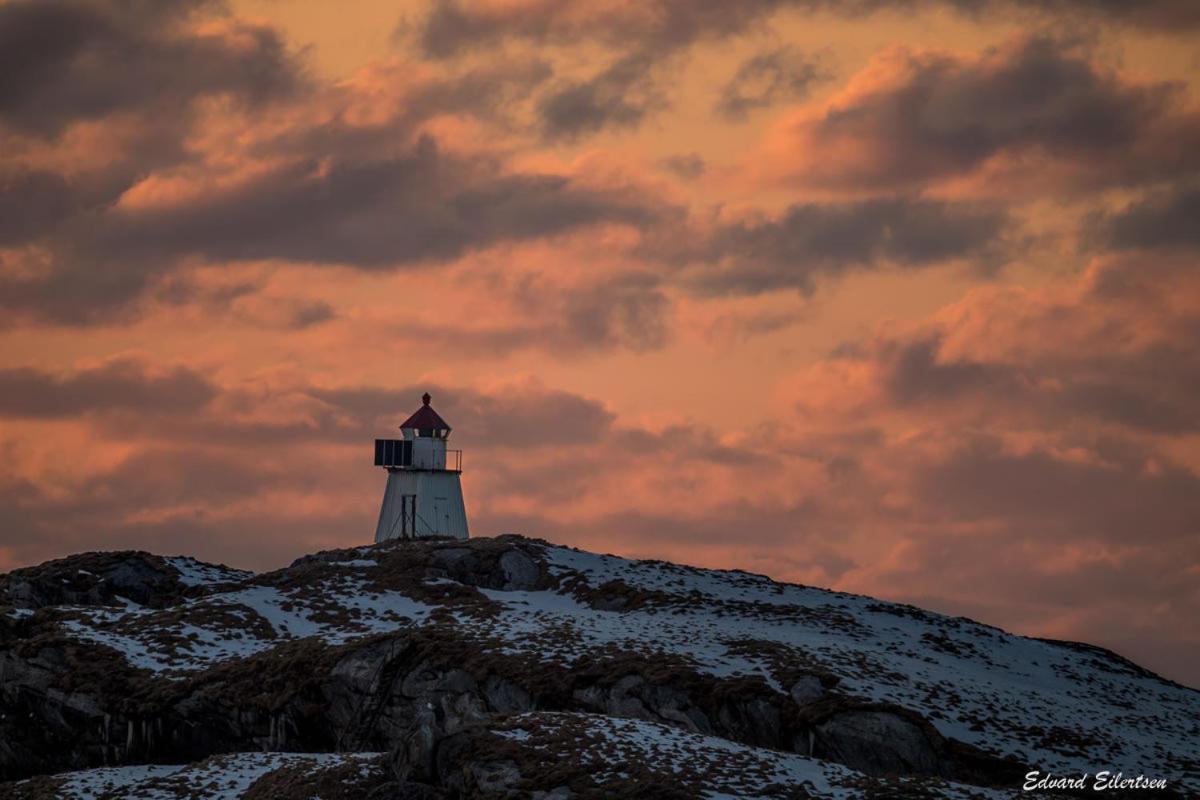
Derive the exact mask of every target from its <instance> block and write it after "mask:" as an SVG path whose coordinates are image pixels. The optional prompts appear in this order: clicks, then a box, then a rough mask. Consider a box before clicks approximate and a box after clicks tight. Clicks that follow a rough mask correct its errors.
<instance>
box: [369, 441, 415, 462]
mask: <svg viewBox="0 0 1200 800" xmlns="http://www.w3.org/2000/svg"><path fill="white" fill-rule="evenodd" d="M375 466H377V467H411V466H412V442H409V441H406V440H404V439H376V440H375Z"/></svg>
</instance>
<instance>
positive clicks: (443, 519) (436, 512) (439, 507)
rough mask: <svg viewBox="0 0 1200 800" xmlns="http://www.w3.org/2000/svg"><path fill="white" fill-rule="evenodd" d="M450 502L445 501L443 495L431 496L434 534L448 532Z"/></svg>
mask: <svg viewBox="0 0 1200 800" xmlns="http://www.w3.org/2000/svg"><path fill="white" fill-rule="evenodd" d="M449 511H450V504H449V503H447V502H446V498H444V497H435V498H433V520H432V521H433V532H434V534H444V533H449V532H450V519H449V516H448V514H449Z"/></svg>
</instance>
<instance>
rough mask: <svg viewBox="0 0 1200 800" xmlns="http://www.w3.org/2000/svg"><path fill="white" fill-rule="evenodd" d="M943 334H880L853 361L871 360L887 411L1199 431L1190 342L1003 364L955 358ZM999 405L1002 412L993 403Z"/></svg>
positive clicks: (1198, 366)
mask: <svg viewBox="0 0 1200 800" xmlns="http://www.w3.org/2000/svg"><path fill="white" fill-rule="evenodd" d="M944 344H945V339H944V334H942V333H926V334H921V335H919V336H915V337H911V338H904V339H888V338H881V339H878V340H876V341H875V342H874V343H873V344H872V345H871V346H870V348H868V349H867V350H866V351H864V352H860V353H858V354H853V353H847V354H846V357H848V358H851V359H857V360H868V361H873V362H874V363H875V364H876V365H877V366H878V367H879V372H880V376H881V380H882V389H883V390H884V392H885V396H886V401H887V403H888V404H889V405H893V406H896V407H903V408H915V407H926V408H929V409H931V410H934V411H935V413H936V410H937V409H939V408H940V409H948V408H954V409H956V410H957V411H959V412H965V411H967V410H969V409H974V410H975V411H976V412H977V413H978V414H979V415H980V420H979V421H980V423H981V424H983V423H984V422H985V421H986V420H987V419H989V418H991V419H996V418H998V417H1000V416H1004V417H1006V418H1009V419H1021V420H1025V421H1026V423H1028V422H1033V423H1034V424H1037V425H1038V426H1041V427H1050V428H1061V429H1063V430H1066V429H1068V428H1070V426H1071V425H1072V424H1073V423H1076V422H1079V421H1082V420H1094V421H1099V422H1104V423H1110V424H1115V425H1119V426H1122V427H1124V428H1126V429H1129V430H1133V431H1138V432H1144V433H1155V434H1166V435H1178V434H1187V433H1193V432H1195V431H1200V403H1197V402H1196V400H1195V398H1196V397H1197V396H1200V357H1198V356H1197V355H1196V354H1195V353H1194V352H1193V351H1194V348H1192V347H1190V346H1189V345H1187V344H1183V343H1180V344H1178V345H1168V344H1166V343H1164V342H1157V343H1155V344H1153V345H1148V346H1145V347H1140V348H1129V347H1127V348H1126V349H1124V350H1121V349H1117V348H1114V349H1113V350H1111V351H1104V350H1100V349H1098V350H1097V351H1095V352H1081V353H1077V354H1075V355H1073V356H1072V357H1070V358H1067V357H1063V356H1057V357H1053V356H1050V355H1043V356H1034V355H1032V354H1031V355H1029V356H1028V357H1026V358H1024V359H1020V360H1017V361H1013V360H1004V361H998V362H990V361H980V360H974V359H971V358H969V357H964V356H961V355H958V356H948V355H946V354H945V353H944V350H943V348H944ZM993 403H999V404H1000V407H993V405H992V404H993Z"/></svg>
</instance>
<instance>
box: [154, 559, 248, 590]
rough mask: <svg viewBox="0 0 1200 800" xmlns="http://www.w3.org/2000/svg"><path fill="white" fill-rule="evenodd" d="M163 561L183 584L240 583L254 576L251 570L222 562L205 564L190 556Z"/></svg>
mask: <svg viewBox="0 0 1200 800" xmlns="http://www.w3.org/2000/svg"><path fill="white" fill-rule="evenodd" d="M163 561H165V562H166V563H167V565H168V566H170V567H171V568H172V569H174V570H175V572H176V573H178V578H179V582H180V583H182V584H183V585H184V586H211V585H214V584H221V583H240V582H241V581H245V580H247V579H249V578H251V577H253V576H254V573H253V572H248V571H246V570H244V569H234V568H233V567H227V566H225V565H224V564H220V565H217V564H205V563H204V562H203V561H197V560H196V559H194V558H192V557H191V556H173V557H170V558H164V559H163Z"/></svg>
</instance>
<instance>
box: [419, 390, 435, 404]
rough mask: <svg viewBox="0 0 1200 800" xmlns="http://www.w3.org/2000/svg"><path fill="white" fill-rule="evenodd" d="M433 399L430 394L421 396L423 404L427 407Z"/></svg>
mask: <svg viewBox="0 0 1200 800" xmlns="http://www.w3.org/2000/svg"><path fill="white" fill-rule="evenodd" d="M432 399H433V398H432V397H430V396H429V392H426V393H425V394H423V395H421V402H422V403H424V404H425V405H429V401H430V400H432Z"/></svg>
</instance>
